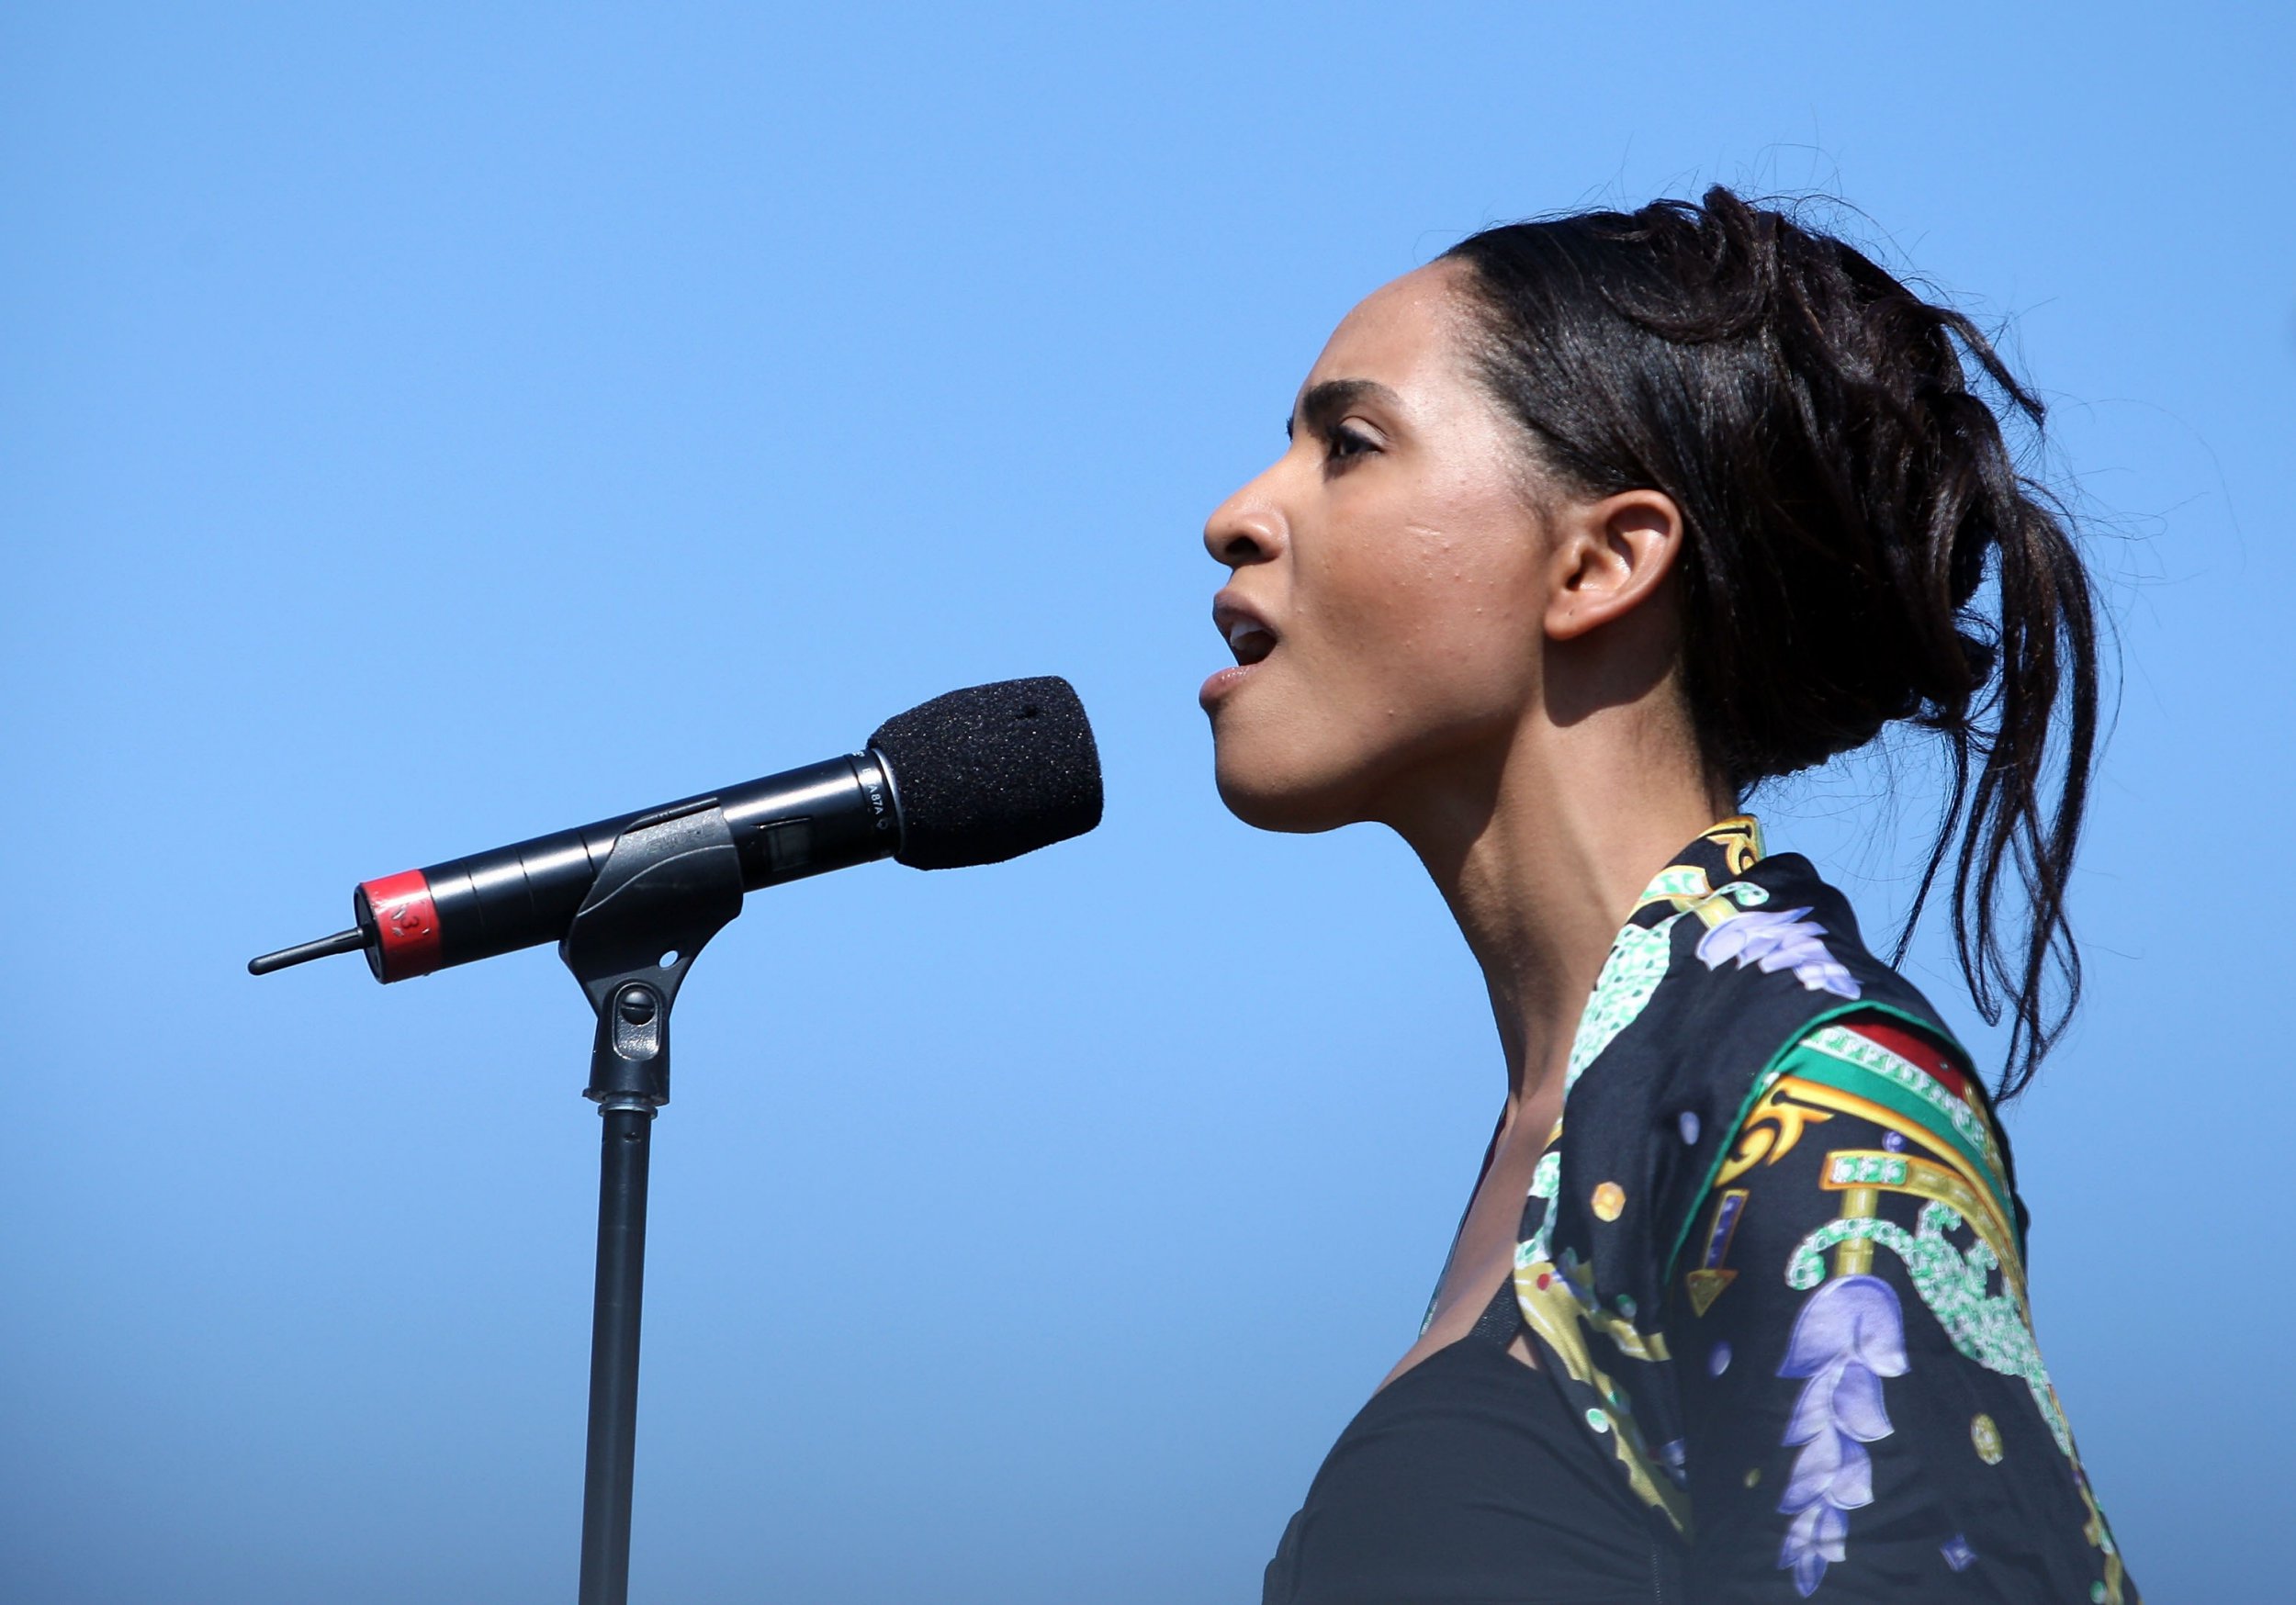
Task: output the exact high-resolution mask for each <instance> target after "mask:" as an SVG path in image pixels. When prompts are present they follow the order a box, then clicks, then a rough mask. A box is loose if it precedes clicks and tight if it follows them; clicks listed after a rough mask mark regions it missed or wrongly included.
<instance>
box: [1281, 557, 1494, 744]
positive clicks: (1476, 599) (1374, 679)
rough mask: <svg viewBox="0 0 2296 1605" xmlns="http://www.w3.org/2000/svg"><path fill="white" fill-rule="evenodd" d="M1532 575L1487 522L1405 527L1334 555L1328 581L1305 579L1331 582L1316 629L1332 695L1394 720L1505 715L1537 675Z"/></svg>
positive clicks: (1306, 587) (1317, 610)
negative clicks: (1371, 705)
mask: <svg viewBox="0 0 2296 1605" xmlns="http://www.w3.org/2000/svg"><path fill="white" fill-rule="evenodd" d="M1462 527H1464V528H1465V529H1467V530H1468V531H1470V532H1471V533H1459V532H1460V530H1461V529H1462ZM1531 567H1532V563H1531V554H1529V553H1527V552H1525V550H1523V543H1522V542H1520V541H1519V540H1517V539H1515V538H1514V532H1513V531H1511V530H1509V529H1507V528H1506V526H1505V525H1504V524H1503V523H1495V527H1494V522H1482V523H1480V527H1478V525H1477V523H1474V522H1465V521H1462V522H1451V521H1449V520H1446V521H1445V522H1442V523H1439V524H1438V523H1434V522H1417V523H1406V524H1402V525H1400V526H1396V527H1391V529H1390V533H1389V534H1388V535H1387V536H1386V538H1384V539H1382V540H1381V541H1379V542H1378V543H1376V544H1365V545H1363V546H1358V547H1354V548H1351V549H1348V550H1346V551H1343V552H1338V553H1334V555H1333V557H1332V561H1331V567H1330V572H1329V573H1328V574H1326V575H1323V576H1320V577H1313V576H1310V575H1306V574H1303V575H1302V577H1301V578H1302V579H1303V581H1311V579H1312V578H1323V579H1324V580H1326V582H1327V583H1326V584H1325V586H1323V587H1322V592H1321V596H1320V597H1319V598H1317V599H1315V600H1320V601H1321V602H1322V603H1323V604H1324V605H1322V606H1315V607H1314V612H1315V614H1316V615H1317V616H1316V617H1315V618H1314V620H1313V621H1312V622H1313V623H1315V624H1316V625H1318V626H1322V627H1319V628H1318V629H1317V630H1316V635H1315V642H1314V644H1315V645H1316V646H1317V647H1318V649H1319V650H1318V652H1317V653H1316V656H1317V657H1319V658H1320V659H1323V660H1324V661H1323V663H1322V665H1321V667H1323V668H1327V669H1328V671H1329V672H1330V674H1331V675H1332V677H1333V680H1334V684H1333V689H1334V690H1340V689H1341V688H1342V687H1346V686H1353V687H1356V688H1357V689H1358V690H1361V691H1364V692H1372V693H1376V694H1377V695H1378V697H1379V701H1381V702H1383V703H1384V704H1386V705H1388V706H1390V707H1392V708H1393V709H1395V710H1396V712H1397V713H1398V715H1399V716H1403V715H1406V714H1407V713H1409V712H1412V711H1415V712H1416V713H1418V714H1419V716H1422V717H1440V716H1442V713H1443V710H1444V709H1445V708H1446V707H1449V706H1450V705H1452V704H1459V703H1468V704H1475V705H1477V711H1478V712H1480V713H1484V714H1489V713H1499V712H1505V711H1508V710H1507V709H1506V707H1505V706H1504V704H1508V703H1511V702H1513V701H1515V700H1517V699H1519V698H1520V697H1522V696H1524V695H1527V694H1528V693H1529V691H1530V690H1531V689H1532V683H1531V677H1533V676H1534V675H1535V672H1536V665H1537V653H1536V621H1535V618H1534V616H1533V606H1532V600H1531V599H1532V595H1533V585H1532V579H1533V575H1532V573H1531V572H1530V570H1531ZM1315 589H1317V588H1315V587H1314V586H1312V584H1303V586H1302V590H1303V592H1311V591H1313V590H1315ZM1303 600H1309V598H1308V597H1306V596H1303ZM1311 605H1312V603H1311ZM1493 704H1500V705H1499V706H1494V705H1493ZM1453 711H1454V712H1456V713H1466V712H1467V711H1468V710H1467V708H1466V707H1457V708H1455V709H1453Z"/></svg>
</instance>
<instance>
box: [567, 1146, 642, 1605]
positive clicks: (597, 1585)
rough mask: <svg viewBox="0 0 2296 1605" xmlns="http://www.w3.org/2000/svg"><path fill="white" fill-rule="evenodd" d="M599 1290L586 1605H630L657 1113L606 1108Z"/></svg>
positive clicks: (585, 1499)
mask: <svg viewBox="0 0 2296 1605" xmlns="http://www.w3.org/2000/svg"><path fill="white" fill-rule="evenodd" d="M598 1114H599V1117H600V1120H599V1123H600V1126H601V1127H602V1130H601V1132H600V1137H601V1139H602V1140H601V1144H600V1149H599V1156H598V1287H597V1296H596V1300H595V1304H594V1306H593V1308H592V1312H591V1325H590V1447H589V1452H588V1455H587V1458H586V1459H585V1461H584V1463H583V1470H582V1583H581V1596H580V1598H581V1605H626V1601H627V1600H628V1599H629V1596H630V1490H631V1487H632V1484H633V1478H634V1473H635V1470H636V1453H637V1341H638V1322H639V1319H640V1315H641V1312H642V1309H643V1306H644V1301H645V1296H646V1166H647V1154H648V1150H649V1149H650V1147H651V1142H650V1139H651V1137H652V1134H653V1126H654V1111H653V1110H651V1109H649V1108H646V1107H644V1106H637V1107H624V1108H613V1107H606V1108H602V1109H600V1110H599V1111H598Z"/></svg>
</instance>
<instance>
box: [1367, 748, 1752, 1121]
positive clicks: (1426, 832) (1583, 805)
mask: <svg viewBox="0 0 2296 1605" xmlns="http://www.w3.org/2000/svg"><path fill="white" fill-rule="evenodd" d="M1647 713H1648V710H1647V709H1636V708H1632V707H1618V708H1612V709H1607V710H1604V711H1603V712H1602V713H1595V714H1593V715H1590V716H1589V717H1587V718H1584V719H1581V721H1579V722H1578V723H1577V724H1572V725H1570V726H1568V727H1560V726H1557V725H1553V724H1538V725H1536V726H1535V727H1533V728H1529V729H1525V730H1520V731H1518V732H1517V733H1516V736H1515V739H1514V741H1512V742H1511V743H1510V744H1509V745H1508V746H1507V749H1506V750H1505V751H1504V752H1503V753H1501V754H1499V755H1497V756H1496V757H1495V758H1485V759H1483V760H1482V761H1481V762H1480V763H1479V764H1474V765H1470V766H1468V768H1467V769H1464V770H1462V771H1460V772H1454V773H1453V774H1451V775H1449V776H1446V777H1445V778H1444V780H1442V781H1441V782H1440V783H1438V784H1435V785H1432V786H1429V787H1426V788H1424V789H1422V790H1421V791H1420V792H1419V796H1418V798H1417V799H1416V802H1417V805H1416V806H1414V807H1412V808H1411V809H1409V810H1407V811H1402V812H1401V813H1399V814H1398V816H1397V817H1395V818H1392V819H1390V822H1389V823H1390V824H1392V825H1394V827H1395V828H1396V830H1397V831H1398V832H1399V833H1400V834H1401V836H1403V838H1404V839H1405V840H1406V841H1408V842H1409V843H1410V844H1411V846H1412V849H1413V850H1414V851H1415V852H1417V853H1418V855H1419V858H1420V861H1421V862H1422V863H1423V864H1424V865H1425V866H1426V869H1427V871H1428V873H1429V874H1430V875H1431V876H1432V877H1433V878H1434V880H1435V885H1436V887H1437V888H1438V889H1439V890H1440V891H1441V892H1442V893H1443V897H1444V901H1445V902H1446V903H1447V904H1449V905H1450V909H1451V915H1452V917H1453V918H1454V919H1456V920H1458V926H1459V930H1460V932H1461V934H1463V935H1464V936H1465V937H1466V938H1467V945H1468V947H1469V949H1470V950H1471V951H1472V952H1473V953H1474V955H1475V960H1476V962H1477V963H1478V964H1480V966H1481V967H1482V971H1483V981H1484V983H1485V985H1486V986H1487V987H1488V989H1489V991H1490V994H1491V1013H1492V1016H1494V1018H1495V1019H1496V1021H1497V1024H1498V1027H1499V1039H1500V1042H1501V1044H1502V1046H1503V1048H1504V1049H1505V1053H1506V1065H1507V1118H1508V1119H1509V1121H1510V1122H1513V1121H1514V1120H1515V1118H1516V1117H1517V1116H1518V1115H1519V1114H1522V1113H1524V1112H1525V1111H1526V1110H1527V1111H1528V1112H1529V1113H1531V1114H1532V1115H1534V1116H1536V1117H1537V1118H1536V1120H1535V1121H1534V1135H1535V1137H1536V1139H1539V1140H1543V1139H1544V1137H1545V1131H1546V1128H1547V1127H1548V1126H1549V1125H1551V1123H1552V1120H1553V1117H1555V1116H1559V1114H1560V1113H1561V1102H1562V1080H1563V1071H1564V1067H1565V1065H1566V1064H1567V1062H1568V1061H1569V1059H1570V1041H1571V1038H1572V1037H1573V1035H1574V1034H1575V1033H1576V1031H1577V1028H1578V1023H1579V1016H1580V1015H1581V1012H1582V1011H1583V1010H1584V1008H1585V1006H1586V1001H1587V997H1588V994H1589V993H1591V992H1592V991H1593V986H1594V979H1595V976H1596V975H1597V974H1598V973H1599V972H1600V971H1601V969H1602V966H1603V960H1604V958H1605V957H1606V956H1607V955H1608V954H1609V952H1610V948H1611V943H1612V941H1613V940H1614V939H1615V937H1616V936H1617V934H1618V929H1619V926H1621V925H1623V924H1624V923H1625V922H1626V916H1627V915H1629V914H1631V913H1632V912H1633V910H1634V904H1635V901H1636V899H1637V898H1638V896H1639V895H1640V894H1641V892H1642V890H1643V888H1644V887H1645V886H1647V885H1648V884H1649V881H1650V878H1651V877H1652V876H1653V875H1655V874H1656V873H1657V872H1658V871H1659V870H1661V869H1664V868H1665V867H1666V865H1667V863H1668V862H1669V861H1670V860H1671V859H1672V857H1673V855H1674V854H1675V853H1676V852H1677V851H1678V850H1679V849H1680V848H1681V847H1682V846H1683V843H1684V842H1686V841H1689V840H1691V839H1692V838H1693V837H1694V836H1697V835H1699V834H1700V833H1701V832H1702V831H1704V830H1705V828H1706V827H1707V826H1708V825H1712V824H1714V823H1715V821H1716V820H1717V819H1723V818H1727V817H1728V816H1729V815H1730V814H1732V813H1734V812H1735V811H1736V802H1735V800H1734V799H1733V798H1732V797H1731V795H1730V793H1729V791H1728V789H1727V788H1726V787H1723V786H1721V785H1719V784H1716V782H1714V781H1713V780H1710V779H1709V778H1708V777H1706V776H1705V774H1703V773H1702V772H1701V770H1700V769H1699V767H1698V765H1697V764H1696V762H1695V761H1694V758H1691V757H1690V756H1689V748H1688V747H1687V746H1686V744H1685V743H1684V742H1683V741H1682V740H1681V739H1680V738H1679V736H1678V735H1675V736H1671V738H1669V734H1670V733H1666V732H1654V731H1653V730H1652V729H1651V728H1650V726H1651V724H1653V721H1651V720H1650V719H1649V718H1648V717H1647ZM1638 714H1642V715H1646V716H1643V717H1638V716H1637V715H1638Z"/></svg>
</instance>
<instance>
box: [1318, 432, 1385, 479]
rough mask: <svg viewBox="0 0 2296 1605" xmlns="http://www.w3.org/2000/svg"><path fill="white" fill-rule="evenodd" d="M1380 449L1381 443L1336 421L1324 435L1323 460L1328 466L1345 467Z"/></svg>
mask: <svg viewBox="0 0 2296 1605" xmlns="http://www.w3.org/2000/svg"><path fill="white" fill-rule="evenodd" d="M1378 450H1379V443H1378V442H1376V441H1374V440H1373V439H1372V438H1371V437H1370V436H1369V435H1367V434H1365V433H1363V432H1360V431H1358V430H1354V429H1350V428H1348V427H1347V425H1345V423H1335V424H1334V425H1333V426H1332V427H1331V428H1330V429H1329V430H1327V431H1325V432H1324V435H1323V462H1324V465H1325V466H1327V467H1334V468H1344V467H1345V466H1347V465H1348V464H1350V463H1352V462H1354V461H1355V460H1356V458H1358V457H1363V456H1368V455H1370V454H1372V453H1373V452H1376V451H1378Z"/></svg>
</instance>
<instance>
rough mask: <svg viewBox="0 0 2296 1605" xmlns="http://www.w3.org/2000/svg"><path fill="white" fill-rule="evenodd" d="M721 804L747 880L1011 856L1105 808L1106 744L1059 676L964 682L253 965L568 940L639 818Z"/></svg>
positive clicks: (409, 958)
mask: <svg viewBox="0 0 2296 1605" xmlns="http://www.w3.org/2000/svg"><path fill="white" fill-rule="evenodd" d="M710 805H715V807H716V808H717V810H718V811H719V812H720V813H721V814H723V815H724V816H725V820H726V825H727V827H728V828H729V829H730V831H731V832H732V836H733V842H734V847H735V848H736V850H737V853H738V854H739V857H740V863H741V881H742V890H743V891H744V892H754V891H756V890H758V888H760V887H761V886H779V885H781V884H782V882H784V881H795V880H799V879H801V878H803V877H805V876H807V875H818V874H821V873H823V872H825V871H827V870H842V869H845V868H847V867H849V866H850V865H853V864H866V863H870V862H872V861H873V860H875V859H883V858H892V859H897V860H898V861H900V862H901V863H904V864H906V865H908V866H910V867H911V868H912V869H917V870H956V869H962V868H965V867H967V866H969V865H973V864H997V863H1002V862H1003V861H1004V860H1006V859H1015V858H1019V856H1020V855H1021V854H1023V853H1031V852H1034V851H1035V850H1036V849H1037V848H1039V847H1050V846H1052V844H1053V843H1054V842H1058V841H1066V840H1067V839H1068V838H1069V837H1070V836H1082V835H1083V834H1084V833H1085V832H1086V831H1088V830H1090V829H1091V828H1092V827H1093V826H1095V825H1098V824H1099V823H1100V756H1099V752H1098V749H1097V747H1096V746H1095V745H1094V743H1093V739H1092V726H1091V724H1089V723H1088V722H1087V721H1086V718H1085V711H1084V705H1083V704H1082V703H1081V702H1079V701H1077V700H1076V692H1075V688H1073V687H1072V686H1070V685H1069V683H1068V682H1067V681H1066V680H1064V679H1061V678H1060V677H1058V676H1057V675H1048V676H1044V677H1042V678H1040V679H1009V680H1000V681H998V682H997V683H996V684H994V685H985V686H972V687H968V688H967V689H965V690H956V691H951V692H950V693H948V694H947V695H946V696H940V697H935V698H934V699H933V700H932V701H929V702H924V703H921V704H919V705H918V706H917V707H914V708H911V709H910V710H909V711H908V712H907V713H896V714H895V715H894V716H893V717H892V718H890V719H888V720H886V721H885V722H884V724H881V725H879V726H878V727H877V730H876V733H875V734H874V735H871V736H870V738H869V741H868V744H867V746H864V747H863V748H862V750H861V751H860V752H857V753H852V754H849V755H848V756H846V757H843V758H829V759H827V760H825V761H824V762H821V763H816V764H807V765H806V766H805V767H804V768H802V769H789V770H786V771H784V772H783V773H781V774H778V775H767V776H765V777H764V778H763V779H761V780H750V781H748V782H747V783H745V784H742V785H738V786H729V787H726V789H725V790H723V791H715V792H710V793H705V794H703V795H702V796H699V797H689V798H685V799H683V800H682V801H681V802H672V803H668V804H665V805H664V806H662V807H659V808H648V809H643V810H640V811H639V812H637V813H636V814H623V815H621V816H620V817H619V818H615V819H604V820H601V821H599V822H598V823H597V824H595V825H582V826H580V827H579V828H577V829H574V830H562V831H558V832H557V833H556V834H555V835H551V836H536V837H535V838H534V839H533V840H531V841H522V842H513V843H512V844H511V845H510V846H509V847H496V848H495V849H494V850H493V851H491V852H486V853H478V854H474V855H473V856H471V857H469V858H467V859H452V860H450V861H448V862H446V863H443V864H433V865H431V866H429V867H428V868H427V869H422V870H406V871H404V872H402V873H400V874H397V875H385V876H383V877H382V878H381V879H379V880H375V881H364V882H362V883H361V884H360V885H359V887H358V889H357V890H356V891H355V892H353V893H352V896H351V906H352V912H353V914H354V915H355V918H356V921H357V923H356V924H355V925H354V926H352V927H351V928H350V929H349V930H345V931H338V932H337V933H335V934H334V935H333V936H332V937H321V938H320V939H319V940H317V941H312V942H303V943H300V944H298V945H297V946H295V947H292V948H281V949H280V950H279V951H278V952H276V953H266V954H264V956H263V957H262V958H260V959H253V960H249V961H248V965H247V969H248V972H249V973H250V974H253V975H268V974H269V973H270V972H271V971H275V970H285V969H287V967H288V966H289V965H294V964H303V963H308V962H309V961H310V960H313V959H324V958H328V957H330V956H332V955H333V954H337V953H350V952H360V951H363V952H365V953H366V963H367V968H368V969H370V970H372V971H374V972H375V979H376V980H377V981H381V982H392V981H404V980H407V979H408V978H409V977H411V976H416V975H428V974H429V973H431V972H432V971H434V970H444V969H445V968H447V967H448V966H449V965H454V964H467V963H470V962H472V961H473V960H478V959H491V958H493V957H494V956H495V955H496V954H498V953H509V952H513V951H515V950H516V949H518V948H532V947H535V946H538V945H540V944H541V943H544V942H555V941H557V940H558V939H559V938H560V937H564V936H565V935H566V932H567V928H568V925H569V924H570V923H571V922H572V920H573V918H574V915H575V914H576V912H577V911H578V910H580V907H581V906H582V902H583V899H584V898H585V897H587V896H588V895H589V893H590V890H591V882H592V881H595V880H596V879H597V877H598V871H599V870H600V868H601V867H602V865H603V864H604V863H605V861H606V857H607V855H608V854H609V853H611V852H612V851H613V845H614V841H615V839H616V838H617V837H618V836H621V835H622V833H623V832H624V831H625V830H626V829H628V828H629V827H630V826H632V825H636V824H639V823H641V822H646V821H650V820H653V819H655V818H657V817H669V816H674V815H676V814H681V813H684V812H687V811H690V810H692V809H694V808H697V807H705V806H710Z"/></svg>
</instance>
